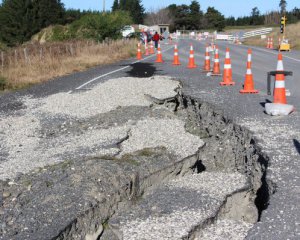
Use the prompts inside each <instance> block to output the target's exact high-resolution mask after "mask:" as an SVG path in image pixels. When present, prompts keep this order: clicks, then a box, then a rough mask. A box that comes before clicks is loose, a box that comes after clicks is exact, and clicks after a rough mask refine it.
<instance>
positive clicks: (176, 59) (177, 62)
mask: <svg viewBox="0 0 300 240" xmlns="http://www.w3.org/2000/svg"><path fill="white" fill-rule="evenodd" d="M173 65H181V63H180V61H179V55H178V48H177V44H175V46H174V61H173Z"/></svg>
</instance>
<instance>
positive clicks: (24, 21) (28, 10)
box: [0, 0, 64, 46]
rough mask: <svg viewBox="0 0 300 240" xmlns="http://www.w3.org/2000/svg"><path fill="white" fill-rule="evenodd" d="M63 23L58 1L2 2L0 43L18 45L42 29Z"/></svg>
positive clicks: (27, 0)
mask: <svg viewBox="0 0 300 240" xmlns="http://www.w3.org/2000/svg"><path fill="white" fill-rule="evenodd" d="M49 9H51V11H50V10H49ZM63 21H64V7H63V4H62V3H61V2H60V0H39V1H33V0H4V1H3V3H2V5H1V6H0V41H1V42H4V43H6V44H7V45H9V46H14V45H18V44H20V43H23V42H24V41H27V40H29V39H30V37H31V36H32V35H33V34H35V33H37V32H38V31H40V30H41V29H42V28H44V27H47V26H49V25H50V24H56V23H63Z"/></svg>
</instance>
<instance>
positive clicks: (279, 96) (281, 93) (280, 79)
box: [273, 53, 287, 104]
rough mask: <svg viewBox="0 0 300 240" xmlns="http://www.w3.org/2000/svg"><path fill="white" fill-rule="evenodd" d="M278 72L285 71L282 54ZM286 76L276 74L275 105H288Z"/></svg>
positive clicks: (279, 55) (279, 59) (279, 57)
mask: <svg viewBox="0 0 300 240" xmlns="http://www.w3.org/2000/svg"><path fill="white" fill-rule="evenodd" d="M277 71H283V62H282V54H281V53H279V54H278V62H277ZM284 80H285V79H284V74H276V76H275V88H274V101H273V103H281V104H287V101H286V92H285V81H284Z"/></svg>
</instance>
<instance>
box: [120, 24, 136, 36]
mask: <svg viewBox="0 0 300 240" xmlns="http://www.w3.org/2000/svg"><path fill="white" fill-rule="evenodd" d="M121 33H122V36H123V37H124V38H128V37H131V36H132V35H133V34H134V33H135V30H134V27H132V26H130V25H127V26H124V27H123V28H122V30H121Z"/></svg>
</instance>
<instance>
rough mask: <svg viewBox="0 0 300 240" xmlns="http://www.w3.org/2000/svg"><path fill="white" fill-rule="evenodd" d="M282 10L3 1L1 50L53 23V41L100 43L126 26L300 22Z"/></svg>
mask: <svg viewBox="0 0 300 240" xmlns="http://www.w3.org/2000/svg"><path fill="white" fill-rule="evenodd" d="M279 7H280V9H281V11H272V12H268V13H265V14H261V12H260V11H259V9H258V8H257V7H254V8H252V11H250V13H249V16H244V17H239V18H234V17H227V18H225V17H224V15H222V14H221V12H219V11H218V10H217V9H215V8H214V7H208V8H207V9H206V11H204V10H203V9H202V8H201V5H200V4H199V2H198V1H196V0H192V1H191V3H190V4H189V5H187V4H179V5H177V4H171V5H169V6H167V7H165V8H162V9H159V10H153V11H148V12H146V11H145V8H144V6H143V5H142V3H141V0H114V2H113V6H112V9H111V11H107V12H97V11H80V10H76V9H65V7H64V5H63V3H62V2H61V0H38V1H37V0H3V1H2V4H0V48H1V44H2V43H3V44H5V45H7V46H16V45H20V44H22V43H24V42H26V41H28V40H30V38H31V37H32V36H33V35H34V34H36V33H38V32H40V31H41V29H43V28H45V27H48V26H50V25H54V26H55V27H54V32H53V36H52V39H51V40H53V41H60V40H69V39H74V38H75V39H76V38H80V39H82V38H88V39H94V40H98V41H102V40H104V39H105V38H118V37H121V34H120V29H121V28H122V27H123V26H124V25H127V24H132V23H135V24H143V23H144V24H146V25H156V24H159V23H166V24H170V30H171V31H175V30H176V29H181V30H204V29H211V30H218V31H222V30H223V29H224V28H225V27H226V26H245V25H262V24H278V23H279V22H280V17H281V16H282V15H283V14H285V15H286V16H287V18H288V23H294V22H296V21H299V20H300V9H299V8H296V7H295V8H294V9H293V10H292V11H286V7H287V1H286V0H280V2H279Z"/></svg>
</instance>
